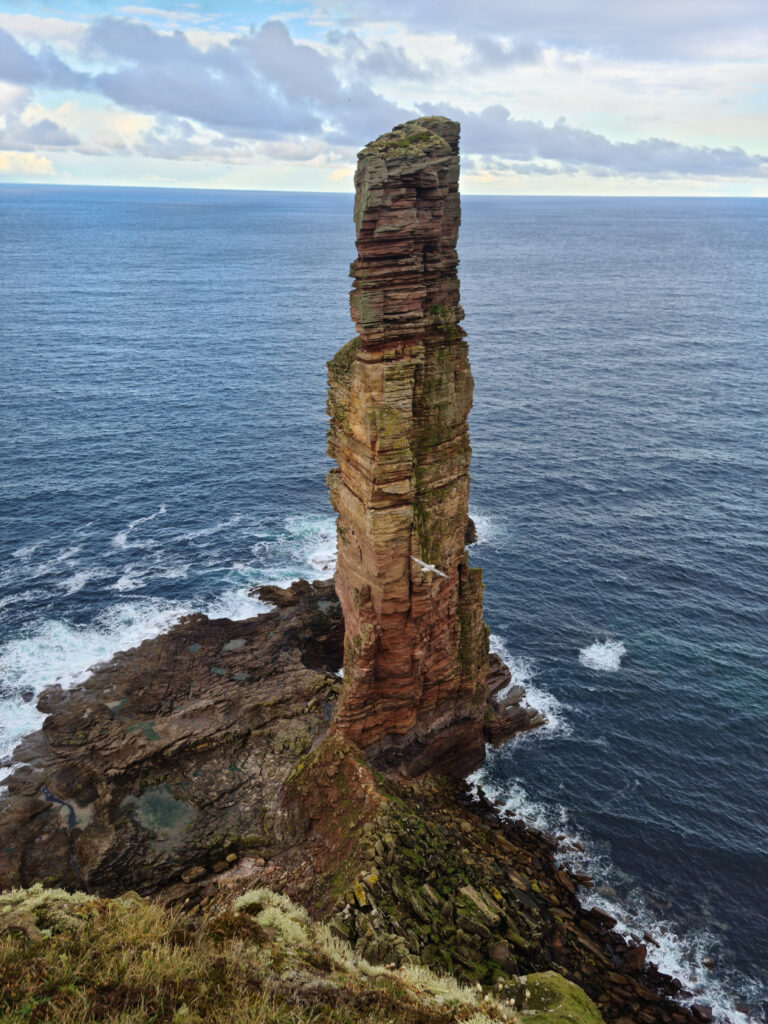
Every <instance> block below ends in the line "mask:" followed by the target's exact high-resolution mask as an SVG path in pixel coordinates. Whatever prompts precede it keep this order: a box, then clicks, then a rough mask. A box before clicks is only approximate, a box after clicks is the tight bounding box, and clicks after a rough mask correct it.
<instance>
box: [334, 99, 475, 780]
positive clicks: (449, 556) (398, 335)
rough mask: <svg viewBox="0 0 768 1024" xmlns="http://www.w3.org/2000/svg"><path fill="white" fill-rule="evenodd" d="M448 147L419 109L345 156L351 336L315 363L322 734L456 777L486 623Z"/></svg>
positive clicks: (471, 737) (434, 120)
mask: <svg viewBox="0 0 768 1024" xmlns="http://www.w3.org/2000/svg"><path fill="white" fill-rule="evenodd" d="M458 140H459V125H458V124H457V123H456V122H455V121H450V120H448V119H447V118H443V117H422V118H418V119H417V120H414V121H409V122H408V123H407V124H404V125H399V126H398V127H396V128H394V129H393V130H392V131H391V132H388V133H387V134H386V135H382V136H381V137H380V138H378V139H376V141H375V142H372V143H370V144H369V145H368V146H366V147H365V149H363V150H362V152H361V153H360V154H359V161H358V167H357V173H356V175H355V190H356V194H355V211H354V219H355V225H356V228H357V251H358V258H357V259H356V260H355V262H354V263H353V264H352V267H351V276H352V277H353V278H354V285H353V287H352V293H351V303H350V304H351V311H352V318H353V320H354V322H355V325H356V328H357V332H358V333H357V336H356V337H355V338H353V339H352V341H350V342H348V343H347V344H346V345H344V346H343V348H341V349H340V350H339V352H337V354H336V355H335V356H334V358H333V359H332V360H331V361H330V362H329V364H328V381H329V383H328V412H329V416H330V431H329V435H328V437H329V442H328V451H329V454H330V455H331V457H332V458H333V459H335V460H336V463H337V465H338V468H336V469H333V470H332V471H331V472H330V473H329V477H328V480H329V488H330V493H331V501H332V504H333V507H334V508H335V510H336V512H337V513H338V519H337V527H338V563H337V569H336V591H337V594H338V596H339V600H340V602H341V606H342V610H343V614H344V624H345V648H344V688H343V691H342V695H341V700H340V703H339V707H338V709H337V711H336V716H335V719H334V723H333V727H332V729H333V731H334V732H336V733H339V734H343V735H344V736H346V737H347V738H348V739H351V740H352V741H353V742H354V743H356V744H357V745H358V746H359V747H360V748H362V749H363V750H364V751H365V753H366V755H367V757H368V759H369V760H370V761H371V763H372V764H374V765H376V766H378V767H381V768H384V769H392V770H397V771H400V772H402V773H405V774H419V773H421V772H423V771H426V770H428V769H433V770H435V769H436V770H441V768H449V769H450V770H451V771H452V773H457V772H459V773H461V772H464V771H466V770H468V769H469V768H471V767H472V766H474V765H476V764H479V763H480V762H481V761H482V757H483V750H484V739H483V717H484V711H485V707H486V696H487V685H486V675H487V673H488V630H487V627H486V626H485V624H484V622H483V615H482V592H483V583H482V574H481V570H480V569H477V568H471V567H470V566H469V563H468V556H467V551H466V540H467V534H468V499H469V463H470V454H471V452H470V445H469V433H468V428H467V416H468V414H469V411H470V408H471V406H472V390H473V381H472V374H471V371H470V366H469V360H468V357H467V343H466V341H465V332H464V331H463V330H462V328H461V327H460V326H459V324H460V321H461V320H462V318H463V310H462V308H461V306H460V304H459V280H458V276H457V266H458V256H457V253H456V240H457V236H458V230H459V222H460V203H459V191H458V178H459V149H458ZM420 562H421V563H427V564H428V565H431V566H434V569H428V568H424V567H423V566H422V565H421V564H420ZM436 570H437V571H436Z"/></svg>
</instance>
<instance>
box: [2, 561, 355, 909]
mask: <svg viewBox="0 0 768 1024" xmlns="http://www.w3.org/2000/svg"><path fill="white" fill-rule="evenodd" d="M264 596H265V597H267V598H272V599H277V600H278V601H279V603H280V604H281V605H282V607H280V608H278V609H276V610H275V611H272V612H269V613H268V614H265V615H261V616H259V617H258V618H255V619H246V620H243V621H240V622H232V621H230V620H229V619H214V620H210V619H208V618H207V617H206V616H204V615H191V616H188V617H187V618H185V619H183V620H182V621H181V622H180V623H179V624H178V625H177V626H175V627H174V628H173V629H171V630H170V632H168V633H166V634H164V635H163V636H160V637H157V638H156V639H154V640H147V641H145V642H144V643H143V644H141V646H139V647H138V648H136V649H135V650H132V651H129V652H126V653H123V654H118V655H116V656H115V657H114V658H113V659H112V660H111V661H110V662H109V663H108V664H106V665H104V666H101V667H100V668H97V669H96V670H95V671H94V672H93V674H92V675H91V677H90V678H89V679H88V681H87V682H86V683H84V684H83V685H81V686H79V687H77V688H76V689H74V690H72V691H70V692H63V691H62V690H61V689H60V688H57V687H54V688H51V689H48V690H46V691H44V693H43V694H42V696H41V698H40V701H39V704H38V707H39V708H40V710H42V711H45V712H48V718H46V720H45V722H44V725H43V728H42V730H41V731H39V732H37V733H33V734H32V735H31V736H29V737H27V739H25V740H24V741H23V742H22V743H21V745H20V746H19V747H18V748H17V750H16V752H15V759H16V760H17V761H21V762H26V764H24V765H22V766H21V767H19V768H18V769H17V770H16V772H15V773H14V774H13V775H12V776H11V778H10V779H9V781H8V793H9V795H8V797H7V798H6V799H4V800H2V801H0V889H2V888H4V887H12V886H18V885H29V884H31V883H32V882H36V881H44V882H46V883H47V884H56V885H63V886H69V887H72V888H81V889H82V888H84V889H86V890H88V891H90V892H100V893H107V894H111V893H118V892H124V891H125V890H126V889H140V890H142V891H156V890H158V889H161V888H162V887H163V886H167V885H168V884H169V883H171V882H173V881H174V880H176V879H179V878H180V877H181V876H182V875H184V876H185V877H192V876H194V875H195V873H197V874H198V875H206V874H207V872H208V871H210V870H212V869H214V868H216V869H217V870H223V869H224V868H226V867H228V866H229V863H231V861H232V860H236V859H237V857H238V856H239V854H240V853H241V851H243V850H245V849H247V850H251V851H254V850H255V851H257V852H258V851H260V850H270V849H271V848H272V847H273V846H274V845H275V844H276V843H278V844H279V843H280V842H284V843H288V842H291V841H292V836H289V835H286V834H285V829H286V828H287V821H286V817H285V814H284V812H283V811H282V809H281V802H280V793H281V789H282V786H283V784H284V782H285V779H286V778H287V777H288V776H289V774H290V773H291V771H292V770H293V769H294V768H295V767H296V765H297V764H298V762H299V760H300V759H301V757H302V756H303V755H304V754H306V753H307V752H308V751H309V750H310V748H311V747H312V745H313V743H314V742H316V741H317V740H318V738H320V737H322V736H324V735H325V733H326V732H327V729H328V722H329V720H330V717H331V714H332V711H333V708H334V706H335V702H336V695H337V694H336V691H337V689H338V681H337V680H336V678H335V676H334V675H333V672H334V671H335V670H336V669H338V668H339V666H340V662H341V646H342V621H341V614H340V610H339V606H338V602H337V600H336V597H335V594H334V593H333V587H332V585H331V584H328V583H318V584H314V585H310V584H308V583H306V582H304V581H301V582H299V583H297V584H294V586H293V587H291V588H290V590H288V591H280V590H277V588H267V590H266V593H265V594H264ZM190 871H191V872H192V875H191V876H190V875H189V874H188V873H189V872H190Z"/></svg>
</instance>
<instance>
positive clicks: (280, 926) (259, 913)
mask: <svg viewBox="0 0 768 1024" xmlns="http://www.w3.org/2000/svg"><path fill="white" fill-rule="evenodd" d="M511 1016H512V1015H511V1013H510V1011H509V1010H508V1009H507V1008H504V1007H501V1006H499V1005H497V1004H493V1005H491V1006H487V1005H484V1004H483V1002H482V996H481V995H480V994H479V993H478V992H476V991H475V990H472V989H466V988H463V987H462V986H460V985H458V984H457V983H456V982H455V981H454V980H453V979H452V978H445V979H443V978H440V977H439V976H437V975H435V974H432V973H431V972H429V971H426V970H424V969H423V968H406V969H404V970H403V971H390V970H387V969H386V968H385V967H380V966H379V967H375V966H372V965H370V964H368V963H367V962H366V961H364V960H362V959H361V958H360V957H357V956H356V955H355V953H354V952H353V951H352V949H351V948H350V947H349V946H347V945H346V944H344V943H342V942H340V941H339V940H338V939H337V938H336V937H335V936H333V935H332V934H331V933H330V932H329V931H328V929H326V928H325V927H324V926H322V925H317V924H316V923H314V922H312V921H311V919H310V918H309V916H308V915H307V914H306V912H305V911H304V910H303V909H302V908H300V907H297V906H296V905H295V904H293V903H292V902H291V901H290V900H288V899H287V898H286V897H284V896H276V895H275V894H274V893H272V892H270V891H269V890H266V889H260V890H257V891H256V892H255V893H252V894H247V895H246V896H245V897H244V898H242V899H241V900H240V901H239V905H238V904H236V905H235V907H233V908H232V910H229V911H225V912H224V913H218V914H216V915H215V916H209V917H203V918H202V919H199V920H197V921H196V922H193V921H192V920H191V919H190V918H188V917H185V916H184V915H182V914H181V913H179V912H175V911H169V910H166V909H163V908H162V907H160V906H158V905H157V904H153V903H151V902H149V901H148V900H144V899H141V898H140V897H138V896H136V895H134V894H128V895H127V896H123V897H120V898H118V899H113V900H110V899H98V898H94V897H90V896H85V895H82V894H75V895H72V894H68V893H65V892H63V891H61V890H46V889H43V888H42V887H40V886H35V887H33V889H31V890H17V891H15V892H13V893H5V894H2V895H0V1021H2V1022H3V1024H6V1022H7V1024H37V1022H56V1024H155V1022H156V1024H246V1022H248V1024H356V1022H358V1021H370V1022H372V1024H385V1022H389V1024H416V1022H419V1024H449V1022H451V1021H463V1022H466V1024H470V1022H472V1024H489V1022H490V1021H500V1020H510V1019H511Z"/></svg>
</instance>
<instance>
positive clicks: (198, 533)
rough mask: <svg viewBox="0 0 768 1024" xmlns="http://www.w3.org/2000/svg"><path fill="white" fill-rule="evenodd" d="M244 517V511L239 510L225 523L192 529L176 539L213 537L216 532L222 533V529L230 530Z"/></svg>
mask: <svg viewBox="0 0 768 1024" xmlns="http://www.w3.org/2000/svg"><path fill="white" fill-rule="evenodd" d="M242 518H243V516H242V513H240V512H238V513H237V514H236V515H234V516H232V518H231V519H227V520H226V521H225V522H223V523H215V524H214V525H213V526H206V527H203V529H201V530H190V532H189V533H182V534H180V535H179V536H178V537H177V538H176V540H196V539H197V538H198V537H212V536H213V534H215V533H220V532H221V531H222V530H228V529H230V527H232V526H236V525H237V524H238V523H239V522H240V520H241V519H242Z"/></svg>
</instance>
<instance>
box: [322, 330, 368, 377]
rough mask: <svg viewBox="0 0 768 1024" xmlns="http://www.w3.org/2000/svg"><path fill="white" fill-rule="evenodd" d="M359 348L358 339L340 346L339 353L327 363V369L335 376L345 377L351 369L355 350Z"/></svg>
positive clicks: (355, 338) (355, 353)
mask: <svg viewBox="0 0 768 1024" xmlns="http://www.w3.org/2000/svg"><path fill="white" fill-rule="evenodd" d="M359 348H360V338H359V337H354V338H352V339H351V340H350V341H348V342H347V343H346V345H342V346H341V348H340V349H339V351H338V352H337V353H336V355H334V356H333V357H332V358H331V359H329V360H328V362H327V364H326V365H327V367H328V369H329V370H330V371H331V372H333V373H336V374H341V375H345V374H348V373H349V371H350V370H351V369H352V363H353V362H354V361H355V356H356V355H357V350H358V349H359Z"/></svg>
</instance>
